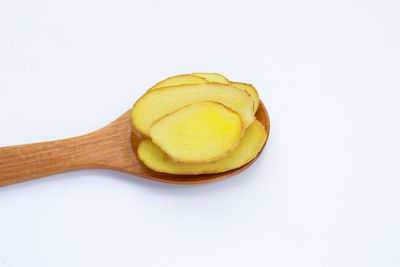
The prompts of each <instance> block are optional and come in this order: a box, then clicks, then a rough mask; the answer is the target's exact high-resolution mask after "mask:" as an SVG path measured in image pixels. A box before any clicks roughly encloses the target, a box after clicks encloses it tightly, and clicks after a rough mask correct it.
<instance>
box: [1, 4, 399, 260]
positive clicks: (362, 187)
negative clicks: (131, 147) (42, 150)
mask: <svg viewBox="0 0 400 267" xmlns="http://www.w3.org/2000/svg"><path fill="white" fill-rule="evenodd" d="M399 48H400V2H399V1H398V0H392V1H389V0H379V1H378V0H376V1H365V0H364V1H363V0H358V1H356V0H352V1H349V0H339V1H337V0H332V1H317V0H314V1H313V0H305V1H294V0H293V1H290V0H283V1H251V0H247V1H232V0H231V1H218V0H202V1H183V0H182V1H178V0H174V1H156V0H148V1H139V0H134V1H128V0H125V1H124V0H113V1H95V0H68V1H66V0H65V1H46V0H36V1H28V0H2V1H1V2H0V125H1V126H0V129H1V130H0V146H8V145H16V144H23V143H31V142H39V141H48V140H54V139H60V138H67V137H72V136H77V135H81V134H85V133H88V132H91V131H93V130H96V129H98V128H100V127H102V126H104V125H106V124H108V123H109V122H111V121H112V120H113V119H115V118H117V117H118V116H119V115H120V114H122V113H123V112H125V111H126V110H128V109H129V108H130V107H131V105H132V104H133V103H134V101H135V100H136V99H137V98H138V97H139V96H140V95H141V94H143V92H144V91H145V90H146V89H147V88H149V87H150V86H152V85H153V84H155V83H156V82H158V81H159V80H161V79H163V78H165V77H167V76H171V75H175V74H182V73H189V72H219V73H222V74H224V75H226V76H227V77H228V78H230V79H231V80H234V81H243V82H250V83H253V84H254V85H255V86H256V88H257V89H258V90H259V93H260V96H261V99H262V101H263V102H264V103H265V105H266V106H267V108H268V110H269V112H270V116H271V135H270V138H269V140H268V144H267V146H266V149H265V150H264V152H263V154H262V155H261V157H260V158H259V160H258V161H257V162H256V163H255V164H254V165H253V166H252V167H251V168H249V169H248V170H247V171H245V172H243V173H242V174H240V175H237V176H235V177H233V178H230V179H227V180H224V181H220V182H216V183H212V184H205V185H196V186H178V185H168V184H161V183H157V182H152V181H147V180H144V179H141V178H138V177H134V176H130V175H125V174H121V173H117V172H114V171H103V170H89V171H77V172H72V173H65V174H60V175H54V176H51V177H48V178H43V179H39V180H35V181H31V182H26V183H22V184H18V185H12V186H7V187H3V188H0V266H3V265H4V266H6V267H14V266H23V267H24V266H38V267H47V266H49V267H54V266H57V267H63V266H85V267H86V266H97V267H99V266H140V267H142V266H143V267H145V266H174V267H177V266H185V267H187V266H202V267H204V266H218V267H220V266H245V267H252V266H256V267H257V266H272V267H274V266H288V267H289V266H290V267H293V266H296V267H298V266H305V267H313V266H315V267H321V266H341V267H342V266H351V267H354V266H363V267H364V266H379V267H382V266H400V212H399V204H400V164H399V163H400V162H399V161H400V152H399V151H400V141H399V137H400V126H399V123H400V108H399V101H400V93H399V90H400V78H399V76H400V75H399V74H400V49H399ZM0 164H1V163H0Z"/></svg>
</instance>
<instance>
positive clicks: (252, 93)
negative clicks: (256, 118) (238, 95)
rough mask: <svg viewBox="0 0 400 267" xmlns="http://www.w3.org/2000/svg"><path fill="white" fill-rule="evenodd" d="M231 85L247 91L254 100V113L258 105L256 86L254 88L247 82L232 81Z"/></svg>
mask: <svg viewBox="0 0 400 267" xmlns="http://www.w3.org/2000/svg"><path fill="white" fill-rule="evenodd" d="M232 85H233V86H234V87H237V88H239V89H242V90H244V91H246V92H247V93H249V95H250V97H251V98H252V99H253V101H254V114H255V113H256V112H257V109H258V106H259V105H260V98H259V97H258V93H257V90H256V88H254V86H253V85H251V84H248V83H239V82H232Z"/></svg>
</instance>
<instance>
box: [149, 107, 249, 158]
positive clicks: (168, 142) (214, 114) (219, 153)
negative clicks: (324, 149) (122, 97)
mask: <svg viewBox="0 0 400 267" xmlns="http://www.w3.org/2000/svg"><path fill="white" fill-rule="evenodd" d="M242 132H243V123H242V120H241V118H240V116H239V114H238V113H237V112H235V111H233V110H231V109H229V108H226V107H225V106H224V105H222V104H219V103H217V102H211V101H204V102H198V103H195V104H191V105H188V106H185V107H183V108H180V109H178V110H176V111H174V112H172V113H170V114H168V115H166V116H164V117H162V118H161V119H159V120H158V121H156V122H154V123H153V125H152V126H151V128H150V137H151V139H152V140H153V142H154V143H155V144H157V145H158V146H159V147H160V148H161V149H162V150H163V151H165V152H166V153H167V154H168V155H169V156H170V157H171V158H172V159H174V160H175V161H177V162H190V163H199V162H208V161H213V160H216V159H219V158H221V157H223V156H224V155H226V154H227V153H228V152H230V151H231V150H232V149H233V148H234V147H235V146H236V145H237V143H238V141H239V139H240V137H241V136H242Z"/></svg>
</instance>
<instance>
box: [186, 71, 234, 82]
mask: <svg viewBox="0 0 400 267" xmlns="http://www.w3.org/2000/svg"><path fill="white" fill-rule="evenodd" d="M192 75H194V76H197V77H202V78H204V79H206V80H207V81H209V82H214V83H224V84H230V81H229V80H228V79H227V78H225V77H224V76H222V75H221V74H219V73H200V72H198V73H192Z"/></svg>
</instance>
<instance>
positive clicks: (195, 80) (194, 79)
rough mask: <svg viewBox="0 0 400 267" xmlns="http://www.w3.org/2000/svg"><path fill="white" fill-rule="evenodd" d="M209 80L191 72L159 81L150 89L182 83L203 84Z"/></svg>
mask: <svg viewBox="0 0 400 267" xmlns="http://www.w3.org/2000/svg"><path fill="white" fill-rule="evenodd" d="M207 82H209V81H208V80H207V79H206V78H203V77H201V76H197V75H191V74H183V75H177V76H172V77H169V78H167V79H165V80H162V81H161V82H159V83H157V84H156V85H154V86H153V87H151V88H150V89H149V90H148V91H152V90H154V89H157V88H162V87H168V86H175V85H181V84H202V83H207Z"/></svg>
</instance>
